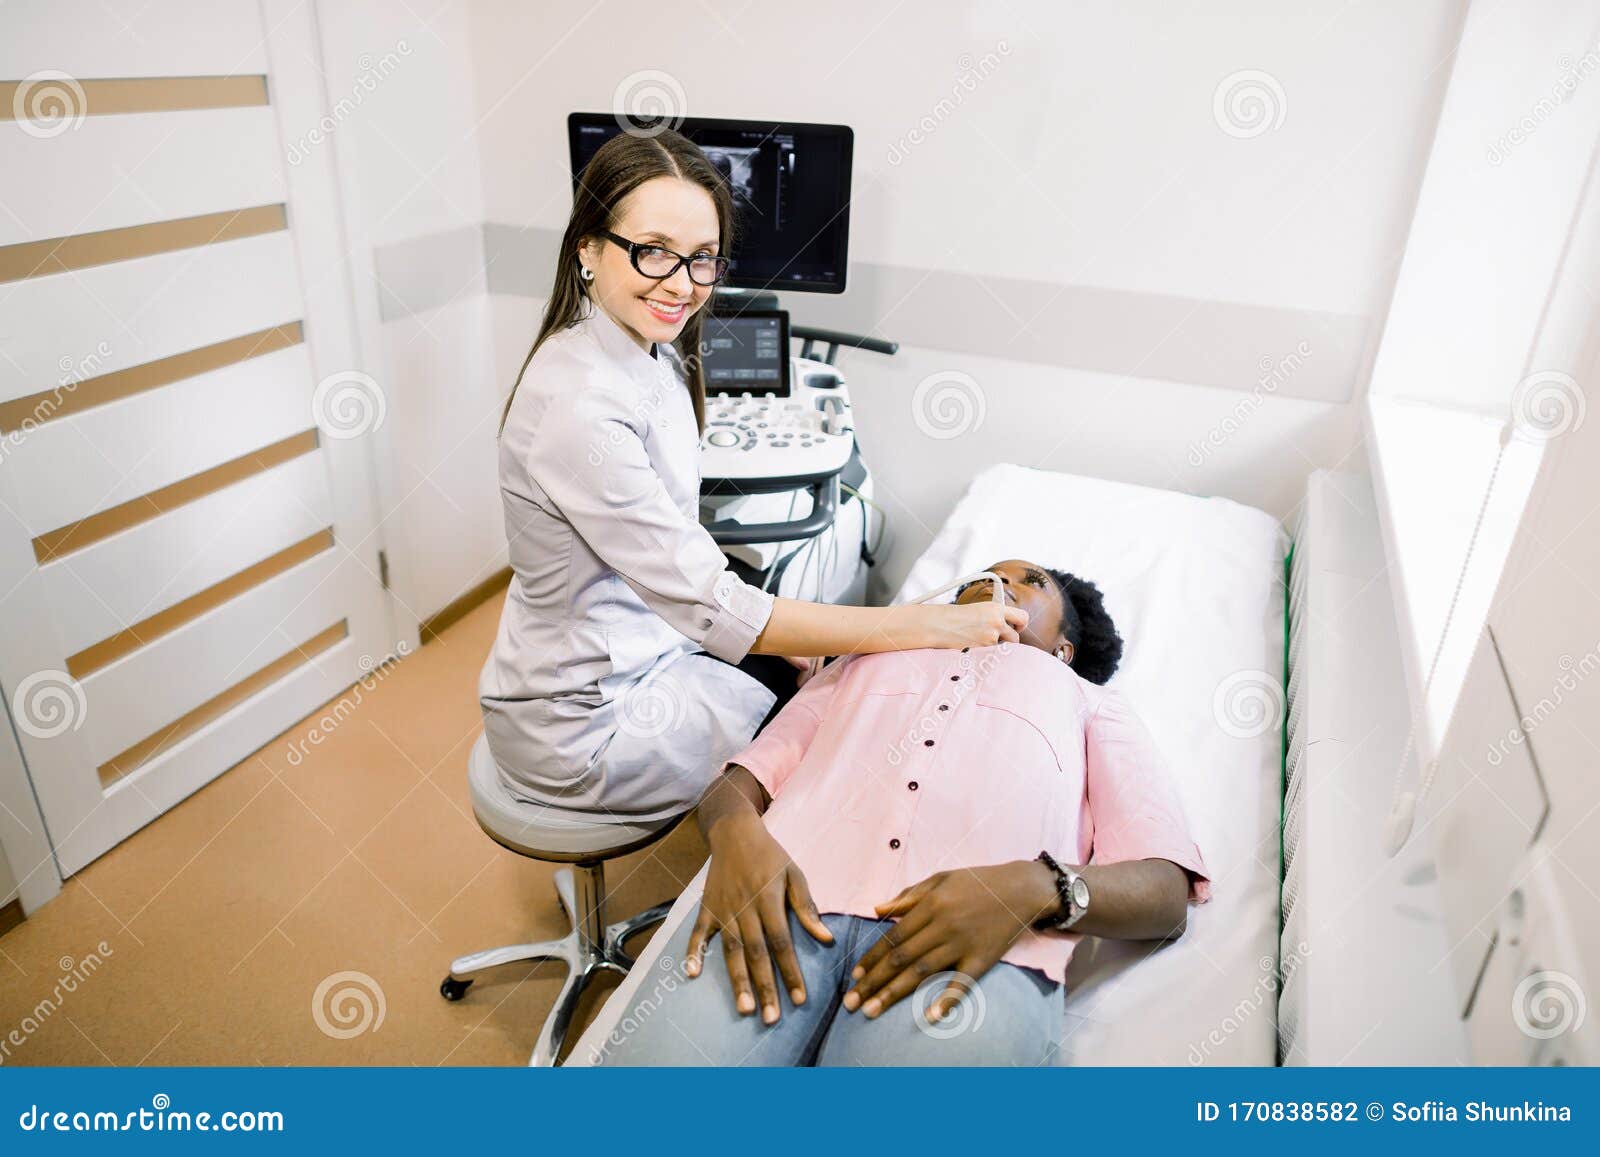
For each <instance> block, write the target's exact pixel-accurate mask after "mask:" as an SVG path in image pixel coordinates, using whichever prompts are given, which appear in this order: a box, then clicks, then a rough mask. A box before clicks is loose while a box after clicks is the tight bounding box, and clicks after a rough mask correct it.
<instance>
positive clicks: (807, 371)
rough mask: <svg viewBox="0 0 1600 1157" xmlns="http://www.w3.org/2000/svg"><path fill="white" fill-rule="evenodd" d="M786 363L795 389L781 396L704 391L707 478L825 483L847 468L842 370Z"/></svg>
mask: <svg viewBox="0 0 1600 1157" xmlns="http://www.w3.org/2000/svg"><path fill="white" fill-rule="evenodd" d="M785 361H786V362H787V363H788V364H787V365H786V367H785V377H786V378H788V379H789V381H790V383H791V385H790V388H789V389H787V390H786V391H784V392H781V393H777V392H774V393H757V392H756V391H754V390H741V391H739V392H738V393H731V392H720V393H711V392H709V391H708V392H707V395H706V428H705V432H704V433H703V434H702V436H701V439H700V473H701V476H702V477H703V478H705V479H731V480H735V481H748V482H751V483H753V484H754V483H758V482H759V481H760V480H762V479H768V478H771V479H801V478H825V477H827V476H828V475H830V474H836V473H838V472H839V471H840V470H841V469H843V468H844V466H845V464H846V463H847V462H849V460H850V451H851V449H852V447H853V446H854V445H855V433H854V423H853V421H852V419H851V414H850V395H849V392H848V391H847V390H846V388H845V385H844V381H843V379H842V378H841V377H840V376H839V373H838V371H837V370H836V369H835V368H834V367H832V366H829V365H826V364H824V363H822V362H813V361H809V360H807V359H805V358H787V359H785ZM708 376H709V367H708ZM708 385H709V383H708Z"/></svg>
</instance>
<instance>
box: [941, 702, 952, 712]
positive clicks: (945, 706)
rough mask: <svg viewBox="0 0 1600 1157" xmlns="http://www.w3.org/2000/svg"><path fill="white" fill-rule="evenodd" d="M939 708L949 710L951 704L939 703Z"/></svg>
mask: <svg viewBox="0 0 1600 1157" xmlns="http://www.w3.org/2000/svg"><path fill="white" fill-rule="evenodd" d="M939 710H940V711H948V710H950V704H948V703H941V704H939Z"/></svg>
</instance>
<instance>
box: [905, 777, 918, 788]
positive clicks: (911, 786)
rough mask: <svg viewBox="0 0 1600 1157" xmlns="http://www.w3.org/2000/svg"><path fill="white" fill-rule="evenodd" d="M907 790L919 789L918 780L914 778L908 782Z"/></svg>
mask: <svg viewBox="0 0 1600 1157" xmlns="http://www.w3.org/2000/svg"><path fill="white" fill-rule="evenodd" d="M906 790H907V791H916V790H917V781H916V780H912V781H911V782H910V783H908V784H906Z"/></svg>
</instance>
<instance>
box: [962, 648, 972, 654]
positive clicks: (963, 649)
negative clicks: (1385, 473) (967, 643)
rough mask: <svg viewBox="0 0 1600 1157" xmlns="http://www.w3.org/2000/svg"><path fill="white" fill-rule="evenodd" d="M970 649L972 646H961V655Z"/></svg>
mask: <svg viewBox="0 0 1600 1157" xmlns="http://www.w3.org/2000/svg"><path fill="white" fill-rule="evenodd" d="M970 650H972V648H971V647H962V648H961V653H962V654H963V655H965V654H966V653H967V652H968V651H970Z"/></svg>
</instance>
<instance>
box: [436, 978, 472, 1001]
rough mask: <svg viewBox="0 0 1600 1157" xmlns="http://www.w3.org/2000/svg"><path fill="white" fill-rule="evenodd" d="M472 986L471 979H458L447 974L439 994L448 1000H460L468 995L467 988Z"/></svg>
mask: <svg viewBox="0 0 1600 1157" xmlns="http://www.w3.org/2000/svg"><path fill="white" fill-rule="evenodd" d="M471 987H472V981H470V980H457V979H456V978H455V977H453V976H447V977H445V978H444V981H443V982H442V983H441V984H440V985H439V995H440V996H442V997H444V998H445V999H446V1000H452V1001H454V1000H460V999H461V998H462V997H463V996H465V995H467V989H469V988H471Z"/></svg>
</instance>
